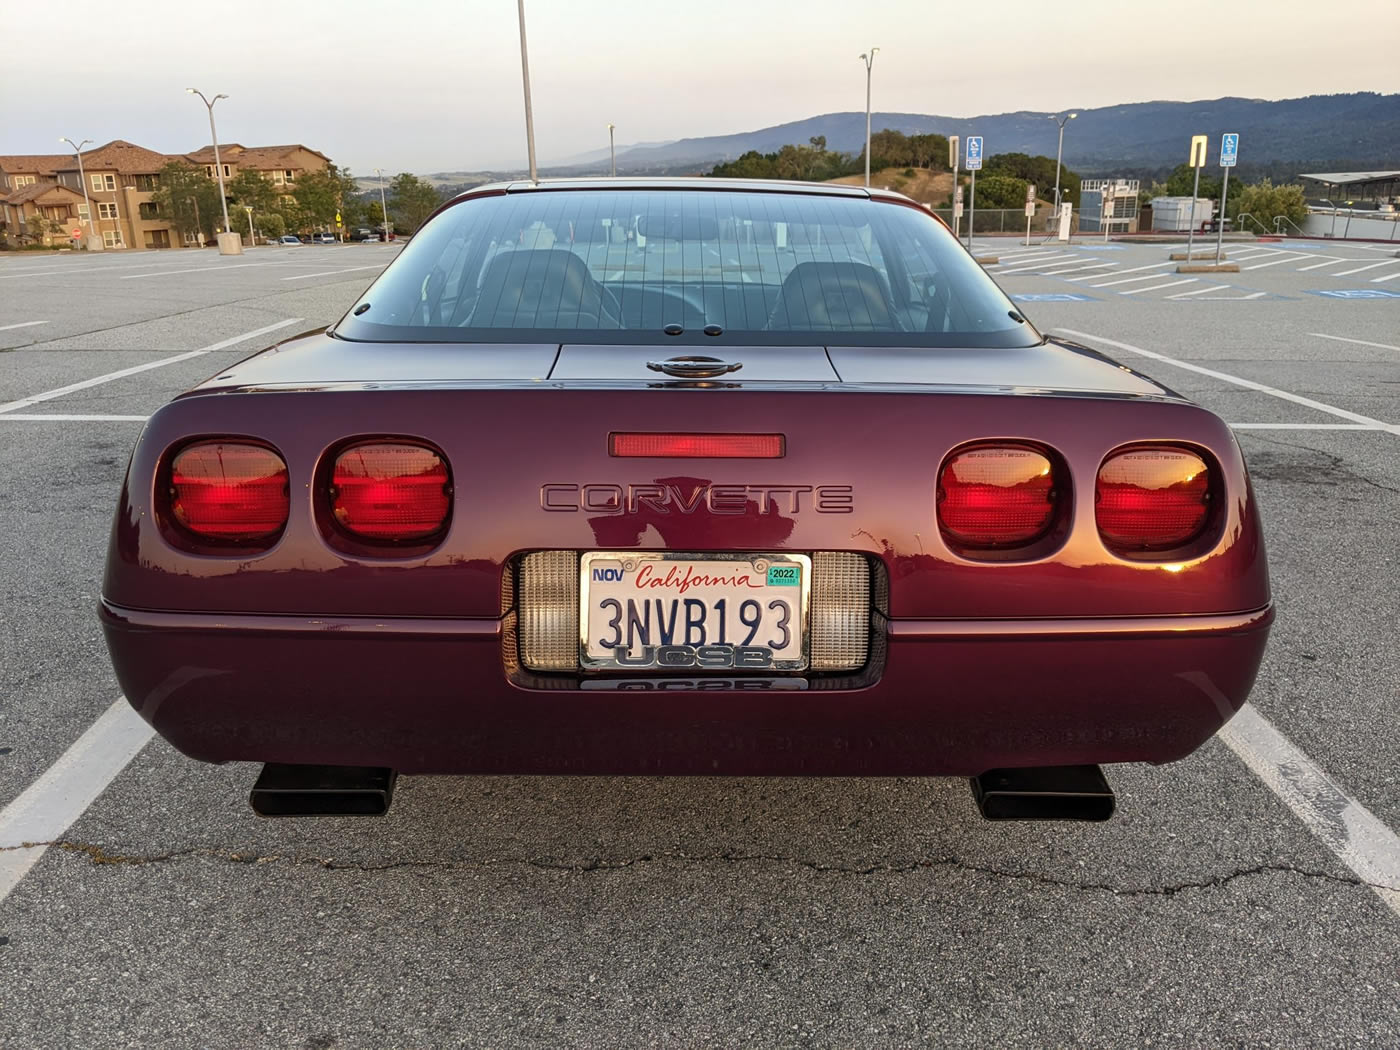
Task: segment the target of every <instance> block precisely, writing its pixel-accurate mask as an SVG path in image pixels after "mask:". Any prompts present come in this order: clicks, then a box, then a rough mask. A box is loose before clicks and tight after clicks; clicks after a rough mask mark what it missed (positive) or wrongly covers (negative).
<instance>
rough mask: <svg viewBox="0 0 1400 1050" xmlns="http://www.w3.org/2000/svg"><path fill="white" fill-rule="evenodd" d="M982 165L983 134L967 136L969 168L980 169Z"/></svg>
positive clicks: (969, 169) (970, 169)
mask: <svg viewBox="0 0 1400 1050" xmlns="http://www.w3.org/2000/svg"><path fill="white" fill-rule="evenodd" d="M981 167H982V136H981V135H969V136H968V137H967V170H968V171H978V170H979V169H980V168H981Z"/></svg>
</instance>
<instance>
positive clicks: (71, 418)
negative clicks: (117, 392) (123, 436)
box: [0, 412, 150, 423]
mask: <svg viewBox="0 0 1400 1050" xmlns="http://www.w3.org/2000/svg"><path fill="white" fill-rule="evenodd" d="M149 418H150V416H79V415H67V416H60V415H39V414H37V413H35V414H33V415H23V414H21V413H17V412H3V413H0V423H144V422H146V420H147V419H149Z"/></svg>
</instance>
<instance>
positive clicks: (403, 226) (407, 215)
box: [389, 171, 442, 233]
mask: <svg viewBox="0 0 1400 1050" xmlns="http://www.w3.org/2000/svg"><path fill="white" fill-rule="evenodd" d="M441 203H442V195H441V194H439V193H438V191H437V189H436V188H435V187H434V186H433V184H432V183H430V182H424V181H423V180H422V179H420V178H419V177H418V176H417V175H410V174H409V173H408V172H406V171H405V172H402V173H400V174H399V175H396V176H395V177H394V181H393V182H392V183H390V186H389V216H390V220H391V221H392V222H393V224H394V229H396V230H398V231H400V232H402V233H412V232H413V231H414V230H416V229H418V227H419V226H422V225H423V222H424V220H425V219H427V217H428V216H429V215H431V214H432V213H433V212H434V211H436V210H437V206H438V205H439V204H441Z"/></svg>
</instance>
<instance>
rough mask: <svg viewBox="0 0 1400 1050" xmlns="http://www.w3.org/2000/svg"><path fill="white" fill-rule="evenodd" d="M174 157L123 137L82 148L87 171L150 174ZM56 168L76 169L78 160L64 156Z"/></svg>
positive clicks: (60, 169)
mask: <svg viewBox="0 0 1400 1050" xmlns="http://www.w3.org/2000/svg"><path fill="white" fill-rule="evenodd" d="M175 159H176V158H174V157H171V156H168V155H167V154H164V153H157V152H156V151H155V150H150V149H146V147H145V146H138V145H136V144H135V143H132V142H127V141H125V140H124V139H113V140H112V141H111V142H109V143H107V144H106V145H104V146H98V147H97V148H96V149H90V150H84V151H83V168H84V169H85V170H87V171H117V172H121V173H122V174H123V175H150V174H154V173H155V172H158V171H160V169H161V168H163V167H165V166H166V165H167V164H169V163H170V162H171V161H172V160H175ZM58 170H59V171H77V170H78V162H77V160H76V159H75V158H73V157H71V156H69V157H65V158H64V161H63V164H62V165H60V166H59V168H58Z"/></svg>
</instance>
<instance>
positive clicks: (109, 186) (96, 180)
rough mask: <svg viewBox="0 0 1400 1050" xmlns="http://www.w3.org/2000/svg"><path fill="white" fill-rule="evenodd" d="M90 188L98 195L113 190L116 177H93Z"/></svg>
mask: <svg viewBox="0 0 1400 1050" xmlns="http://www.w3.org/2000/svg"><path fill="white" fill-rule="evenodd" d="M92 188H93V189H95V190H97V191H98V192H99V193H100V192H103V191H105V190H114V189H116V188H117V177H116V176H115V175H93V176H92Z"/></svg>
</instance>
